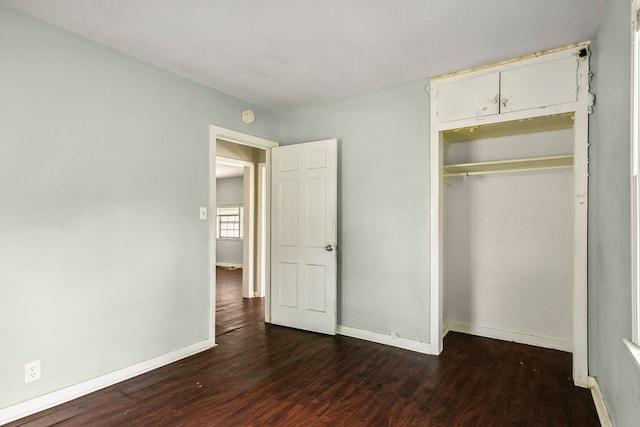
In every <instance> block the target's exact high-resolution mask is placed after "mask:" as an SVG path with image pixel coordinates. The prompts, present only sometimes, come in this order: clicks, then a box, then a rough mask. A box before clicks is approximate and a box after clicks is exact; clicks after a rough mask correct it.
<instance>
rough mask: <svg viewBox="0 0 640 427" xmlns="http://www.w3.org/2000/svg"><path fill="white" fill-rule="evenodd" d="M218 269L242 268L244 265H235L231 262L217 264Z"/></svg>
mask: <svg viewBox="0 0 640 427" xmlns="http://www.w3.org/2000/svg"><path fill="white" fill-rule="evenodd" d="M216 267H225V268H242V264H233V263H230V262H216Z"/></svg>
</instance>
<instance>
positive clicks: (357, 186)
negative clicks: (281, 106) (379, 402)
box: [282, 81, 429, 342]
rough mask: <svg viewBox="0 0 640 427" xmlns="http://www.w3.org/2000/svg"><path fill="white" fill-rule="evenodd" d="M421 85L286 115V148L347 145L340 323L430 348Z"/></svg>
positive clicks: (425, 122)
mask: <svg viewBox="0 0 640 427" xmlns="http://www.w3.org/2000/svg"><path fill="white" fill-rule="evenodd" d="M426 85H427V81H420V82H416V83H412V84H408V85H404V86H400V87H396V88H393V89H389V90H385V91H380V92H376V93H373V94H369V95H365V96H360V97H356V98H352V99H349V100H346V101H341V102H334V103H328V104H323V105H320V106H316V107H309V108H304V109H300V110H297V111H294V112H289V113H285V114H283V122H282V123H283V125H282V129H283V132H282V134H283V140H284V142H285V143H295V142H306V141H312V140H321V139H329V138H338V139H339V159H340V160H339V162H340V163H339V185H338V188H339V195H338V197H339V199H338V205H339V216H338V222H339V230H338V231H339V241H340V245H341V246H340V252H339V265H340V267H339V268H340V273H339V284H338V323H339V324H341V325H344V326H349V327H352V328H358V329H363V330H367V331H373V332H378V333H382V334H390V333H391V332H393V331H395V332H397V333H398V334H399V335H400V336H401V337H403V338H409V339H414V340H419V341H423V342H428V341H429V333H428V331H429V329H428V328H429V298H428V296H429V295H428V289H429V274H428V273H429V268H428V267H429V266H428V260H429V256H428V250H429V246H428V244H429V233H428V227H429V225H428V224H429V222H428V220H429V210H428V207H429V97H428V95H427V93H426V92H425V87H426Z"/></svg>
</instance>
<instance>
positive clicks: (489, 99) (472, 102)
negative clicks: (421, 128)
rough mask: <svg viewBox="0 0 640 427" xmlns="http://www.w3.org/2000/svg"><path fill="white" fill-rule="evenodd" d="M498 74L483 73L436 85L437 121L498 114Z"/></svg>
mask: <svg viewBox="0 0 640 427" xmlns="http://www.w3.org/2000/svg"><path fill="white" fill-rule="evenodd" d="M499 92H500V75H499V74H498V73H491V74H485V75H483V76H478V77H472V78H469V79H465V80H458V81H455V82H452V83H449V84H445V85H442V86H439V87H438V121H439V122H448V121H451V120H460V119H470V118H472V117H481V116H488V115H491V114H498V113H499V110H500V105H499V104H498V100H499V97H500V94H499Z"/></svg>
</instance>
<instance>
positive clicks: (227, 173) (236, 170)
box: [216, 162, 244, 179]
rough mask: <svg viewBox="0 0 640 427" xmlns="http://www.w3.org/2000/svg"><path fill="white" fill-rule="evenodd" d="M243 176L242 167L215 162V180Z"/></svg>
mask: <svg viewBox="0 0 640 427" xmlns="http://www.w3.org/2000/svg"><path fill="white" fill-rule="evenodd" d="M243 175H244V168H243V167H242V166H234V165H230V164H228V163H220V162H216V178H219V179H221V178H233V177H236V176H243Z"/></svg>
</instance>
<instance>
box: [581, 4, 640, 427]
mask: <svg viewBox="0 0 640 427" xmlns="http://www.w3.org/2000/svg"><path fill="white" fill-rule="evenodd" d="M630 16H631V13H630V0H610V1H607V2H606V4H605V9H604V17H603V19H602V21H601V24H600V29H599V31H598V35H597V37H596V40H595V42H594V43H593V46H592V52H593V54H592V58H591V70H592V71H593V73H594V78H593V81H592V92H594V93H595V94H596V105H595V113H594V114H592V115H591V117H590V129H589V130H590V136H589V140H590V144H591V145H590V163H589V170H590V177H589V197H590V200H589V272H588V273H589V373H590V375H593V376H595V377H597V378H598V381H599V383H600V386H601V388H602V391H603V394H604V398H605V400H606V403H607V405H608V407H609V409H610V412H611V416H612V418H613V421H614V423H615V425H616V426H637V425H638V422H639V421H638V420H640V370H639V369H638V367H637V366H635V365H634V362H633V360H632V359H631V356H630V354H629V352H628V350H627V348H626V347H625V346H624V344H623V342H622V339H623V338H627V339H629V338H630V337H631V288H630V286H631V270H630V265H631V255H630V253H631V241H630V235H631V229H630V215H629V214H630V196H629V194H630V193H629V191H630V190H629V176H630V175H629V173H630V172H629V171H630V170H629V135H630V134H629V130H630V122H629V105H630V104H629V102H630V101H629V94H630V82H629V78H630V55H629V53H630Z"/></svg>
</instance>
